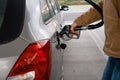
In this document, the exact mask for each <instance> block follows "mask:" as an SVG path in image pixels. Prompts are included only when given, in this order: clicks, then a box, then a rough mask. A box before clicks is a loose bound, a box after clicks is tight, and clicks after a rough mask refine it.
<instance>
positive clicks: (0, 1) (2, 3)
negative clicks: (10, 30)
mask: <svg viewBox="0 0 120 80" xmlns="http://www.w3.org/2000/svg"><path fill="white" fill-rule="evenodd" d="M6 4H7V0H0V28H1V25H2V23H3V19H4V14H5V9H6Z"/></svg>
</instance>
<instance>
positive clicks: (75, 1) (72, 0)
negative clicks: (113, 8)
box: [58, 0, 100, 5]
mask: <svg viewBox="0 0 120 80" xmlns="http://www.w3.org/2000/svg"><path fill="white" fill-rule="evenodd" d="M93 1H94V2H98V1H100V0H93ZM58 2H59V4H60V5H81V4H88V3H87V2H86V1H85V0H58Z"/></svg>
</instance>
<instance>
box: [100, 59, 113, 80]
mask: <svg viewBox="0 0 120 80" xmlns="http://www.w3.org/2000/svg"><path fill="white" fill-rule="evenodd" d="M114 67H115V62H114V58H112V57H109V58H108V61H107V65H106V67H105V70H104V73H103V77H102V80H111V76H112V73H113V70H114Z"/></svg>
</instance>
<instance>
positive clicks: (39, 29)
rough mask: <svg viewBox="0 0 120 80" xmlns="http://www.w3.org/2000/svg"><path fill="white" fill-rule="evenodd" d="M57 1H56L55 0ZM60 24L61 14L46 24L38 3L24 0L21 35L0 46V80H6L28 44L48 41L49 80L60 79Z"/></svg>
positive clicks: (37, 1)
mask: <svg viewBox="0 0 120 80" xmlns="http://www.w3.org/2000/svg"><path fill="white" fill-rule="evenodd" d="M55 1H57V0H55ZM61 23H62V17H61V13H60V12H59V13H57V14H55V15H54V16H53V17H52V18H51V19H49V21H48V22H47V23H44V22H43V20H42V16H41V9H40V1H39V0H26V10H25V20H24V26H23V30H22V33H21V35H20V36H19V37H18V38H17V39H16V40H14V41H11V42H9V43H6V44H2V45H0V52H1V53H0V66H2V67H1V68H0V80H6V78H7V76H8V75H9V73H10V71H11V70H12V68H13V66H14V65H15V63H16V62H17V60H18V58H19V57H20V55H21V54H22V53H23V51H24V50H25V49H26V48H27V47H28V45H29V44H31V43H34V42H40V41H44V40H50V42H51V47H52V64H51V75H50V80H60V79H61V77H62V59H63V53H62V50H61V49H60V48H59V49H58V48H56V45H59V46H60V44H59V43H61V42H58V39H57V38H58V35H57V34H56V32H57V31H60V30H61V29H60V28H61Z"/></svg>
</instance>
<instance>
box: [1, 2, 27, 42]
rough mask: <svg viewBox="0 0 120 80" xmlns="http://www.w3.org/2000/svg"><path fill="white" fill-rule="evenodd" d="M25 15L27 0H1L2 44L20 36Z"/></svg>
mask: <svg viewBox="0 0 120 80" xmlns="http://www.w3.org/2000/svg"><path fill="white" fill-rule="evenodd" d="M24 17H25V0H12V1H11V0H0V44H4V43H8V42H10V41H13V40H15V39H17V38H18V37H19V35H20V34H21V32H22V29H23V25H24Z"/></svg>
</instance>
